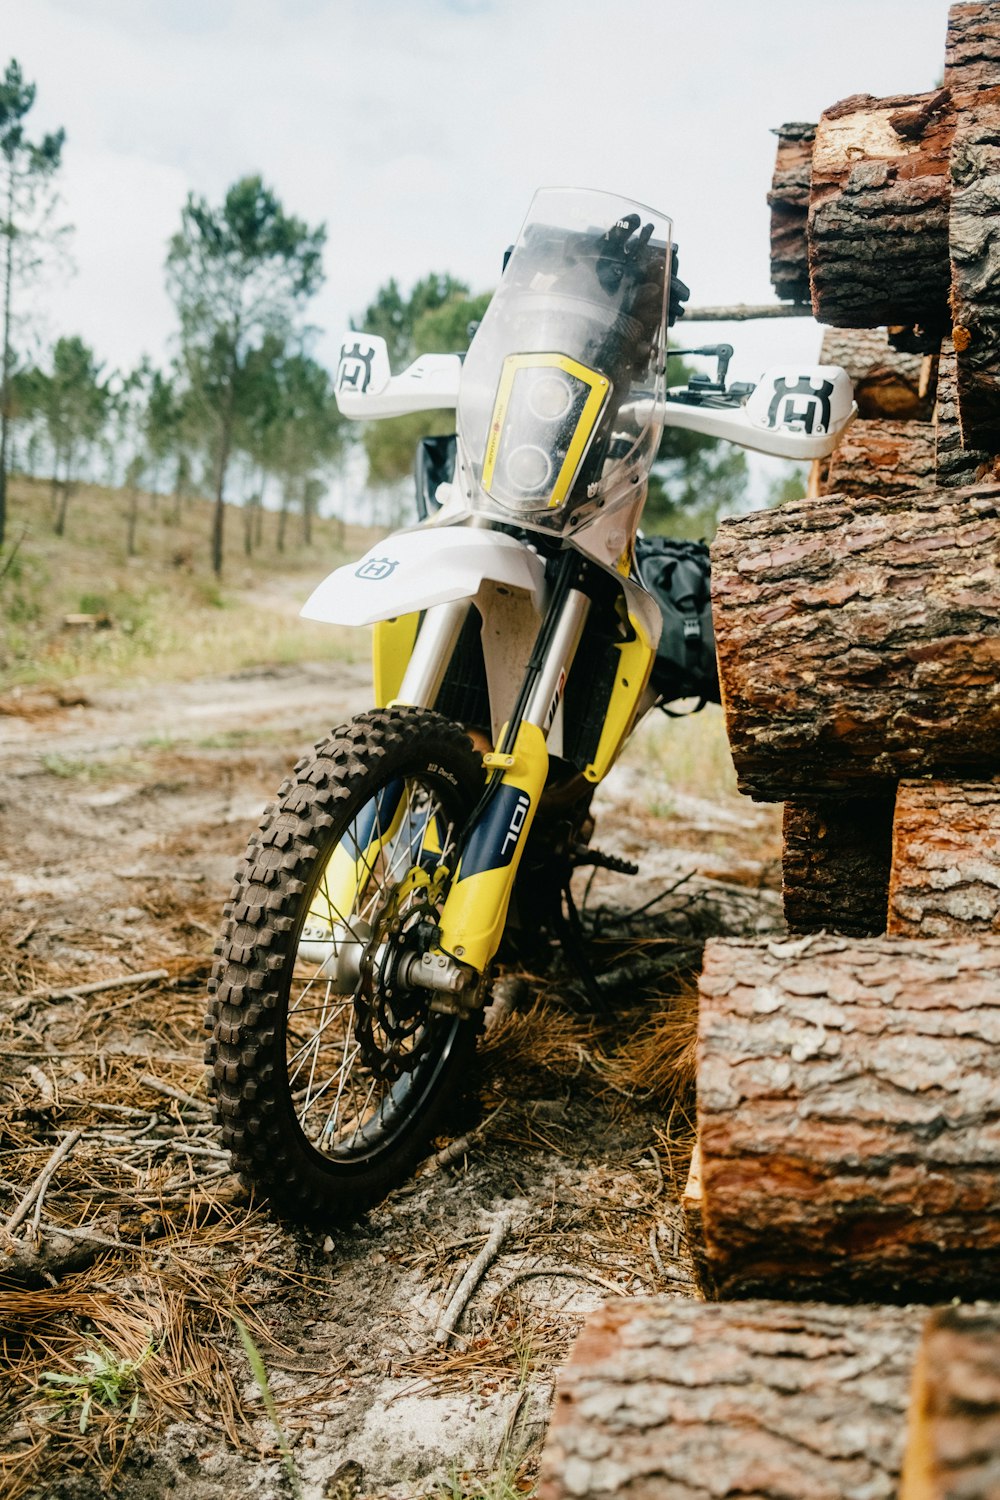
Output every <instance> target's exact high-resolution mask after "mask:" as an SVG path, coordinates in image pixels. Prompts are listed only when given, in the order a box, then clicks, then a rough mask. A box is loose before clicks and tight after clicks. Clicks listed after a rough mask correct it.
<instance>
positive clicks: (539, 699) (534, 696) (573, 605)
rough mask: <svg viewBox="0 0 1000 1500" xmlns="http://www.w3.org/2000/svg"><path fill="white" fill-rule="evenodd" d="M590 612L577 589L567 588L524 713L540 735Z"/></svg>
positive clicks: (558, 696)
mask: <svg viewBox="0 0 1000 1500" xmlns="http://www.w3.org/2000/svg"><path fill="white" fill-rule="evenodd" d="M589 613H590V600H589V598H588V597H587V595H586V594H584V593H581V591H580V590H579V589H568V590H567V592H566V598H565V600H564V602H563V607H562V610H561V611H560V614H559V619H558V621H557V623H556V628H555V630H554V631H553V633H552V639H551V641H550V642H549V646H548V650H547V651H546V653H545V660H544V662H543V663H542V668H541V671H540V672H539V674H538V681H537V682H536V683H535V686H534V687H533V688H532V691H531V697H530V698H529V699H528V706H527V708H526V709H525V711H524V717H525V720H526V722H527V723H529V724H537V725H538V727H539V729H540V730H541V731H542V733H543V734H548V731H549V726H550V725H551V723H552V720H553V719H554V718H555V716H556V709H557V708H558V707H559V703H560V700H561V699H562V695H563V689H564V688H565V686H566V678H567V677H568V676H569V673H570V668H571V667H572V665H573V658H574V657H575V656H576V651H577V647H578V646H579V644H580V637H581V636H582V635H583V627H584V625H586V623H587V615H588V614H589Z"/></svg>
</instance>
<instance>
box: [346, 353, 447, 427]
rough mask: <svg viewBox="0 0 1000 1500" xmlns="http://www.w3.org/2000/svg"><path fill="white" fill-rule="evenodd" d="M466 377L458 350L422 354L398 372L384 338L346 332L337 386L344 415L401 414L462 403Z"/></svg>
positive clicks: (391, 415) (382, 415)
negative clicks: (460, 386)
mask: <svg viewBox="0 0 1000 1500" xmlns="http://www.w3.org/2000/svg"><path fill="white" fill-rule="evenodd" d="M461 377H462V361H461V360H460V359H459V357H458V355H457V354H422V355H421V356H420V358H419V359H417V360H414V362H413V364H412V365H410V366H409V368H408V369H406V370H404V371H403V373H402V375H393V374H391V372H390V368H389V354H388V350H387V349H386V343H385V339H383V338H380V337H379V336H378V334H374V333H345V334H344V338H343V342H342V343H341V346H340V362H339V364H338V365H337V377H336V380H335V382H334V389H335V392H336V396H337V405H338V406H339V407H340V410H341V411H342V412H343V414H344V416H345V417H353V418H355V419H358V418H360V419H361V420H364V419H365V418H367V417H402V416H406V414H407V413H408V412H413V411H436V410H437V409H438V408H440V407H453V406H457V405H458V383H459V381H460V379H461Z"/></svg>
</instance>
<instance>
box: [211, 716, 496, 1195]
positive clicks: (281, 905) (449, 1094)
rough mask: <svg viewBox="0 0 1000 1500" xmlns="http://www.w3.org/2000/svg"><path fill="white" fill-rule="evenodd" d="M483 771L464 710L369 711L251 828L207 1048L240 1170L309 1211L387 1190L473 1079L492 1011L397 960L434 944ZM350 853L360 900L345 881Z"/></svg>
mask: <svg viewBox="0 0 1000 1500" xmlns="http://www.w3.org/2000/svg"><path fill="white" fill-rule="evenodd" d="M482 786H483V771H482V766H481V763H480V761H479V758H478V757H477V755H476V754H475V752H474V750H473V748H472V746H471V744H470V743H469V741H468V739H467V738H466V736H465V734H464V733H463V731H462V730H461V729H460V728H459V727H458V726H457V725H455V724H453V723H452V722H451V721H450V720H448V719H445V718H443V717H442V716H441V715H440V714H436V713H433V712H431V711H430V710H427V709H414V708H394V709H386V710H382V711H379V712H373V713H368V714H362V715H359V716H358V717H357V718H355V719H353V720H352V721H351V722H350V723H349V724H348V725H346V726H344V727H343V728H341V729H338V730H336V731H335V732H334V734H333V735H332V736H331V737H330V738H329V739H328V740H325V741H322V742H321V743H320V744H318V745H317V746H316V748H315V750H314V751H313V752H312V754H310V755H308V756H306V757H305V758H304V759H303V760H301V761H299V763H298V765H297V766H296V767H295V773H294V775H293V776H291V777H290V778H289V779H288V780H287V781H285V782H284V783H283V785H282V786H281V788H280V790H279V794H278V801H277V803H276V804H275V805H274V806H273V807H271V808H269V809H268V810H267V812H266V813H265V815H264V818H263V820H262V822H261V824H260V827H259V829H258V831H257V832H256V833H255V834H254V835H253V836H252V837H251V839H250V844H249V847H248V849H247V853H246V857H245V859H244V860H243V862H242V864H241V866H240V869H239V871H238V872H237V877H236V884H235V886H234V888H233V892H232V900H231V903H230V904H229V906H227V908H226V923H225V927H224V929H223V933H222V937H221V940H220V943H219V944H218V945H217V950H216V951H217V953H218V959H217V962H216V965H215V969H214V973H213V978H212V981H211V984H210V992H211V995H212V1001H211V1007H210V1012H209V1016H208V1018H207V1022H206V1024H208V1025H209V1026H210V1029H211V1031H212V1039H211V1041H210V1042H209V1046H208V1052H207V1057H206V1060H207V1062H208V1064H209V1067H210V1080H209V1082H210V1087H211V1088H212V1089H213V1091H214V1093H215V1098H216V1108H217V1119H218V1122H219V1124H220V1126H221V1134H222V1140H223V1143H224V1144H225V1145H226V1147H227V1148H228V1149H229V1151H230V1153H231V1155H232V1160H233V1165H234V1168H235V1170H236V1171H237V1172H238V1173H239V1175H240V1177H241V1179H242V1180H243V1182H244V1183H245V1184H246V1185H247V1186H249V1187H251V1188H254V1189H255V1190H257V1191H258V1192H260V1193H262V1194H264V1195H265V1196H266V1197H267V1198H268V1199H269V1200H270V1202H271V1203H272V1205H273V1206H274V1207H275V1209H277V1210H278V1212H280V1213H281V1214H283V1215H285V1216H287V1217H289V1218H292V1219H294V1220H296V1221H297V1222H300V1223H311V1224H323V1223H326V1222H331V1221H336V1220H340V1219H344V1218H348V1217H351V1216H353V1215H355V1214H357V1213H358V1212H360V1211H361V1210H363V1209H364V1208H366V1207H367V1206H369V1205H370V1204H372V1203H374V1202H376V1201H377V1200H378V1199H380V1198H382V1197H383V1196H384V1195H385V1194H386V1193H387V1192H388V1191H389V1190H390V1189H391V1188H392V1187H394V1186H396V1185H397V1184H398V1183H399V1182H400V1181H401V1180H403V1179H404V1178H405V1177H406V1176H407V1175H408V1174H409V1173H410V1172H411V1171H412V1169H413V1167H414V1165H415V1164H416V1162H417V1161H418V1160H419V1158H420V1156H421V1154H422V1153H423V1151H424V1150H425V1148H426V1145H427V1142H428V1140H429V1139H430V1137H431V1136H432V1135H433V1134H434V1133H435V1132H436V1131H437V1130H439V1129H440V1128H441V1126H442V1124H443V1123H444V1121H445V1119H446V1117H447V1115H448V1113H449V1110H450V1109H451V1108H452V1106H454V1105H455V1104H456V1103H457V1102H458V1101H459V1099H460V1098H461V1096H462V1095H463V1094H464V1092H465V1090H466V1088H467V1084H468V1077H469V1072H470V1062H471V1056H472V1053H473V1050H474V1047H475V1036H476V1031H477V1029H478V1020H479V1013H478V1012H477V1014H476V1015H475V1016H474V1017H471V1018H468V1019H463V1018H459V1017H457V1016H452V1015H444V1014H438V1013H435V1012H432V1011H431V1009H430V1001H431V995H430V992H429V991H427V990H423V989H417V988H408V987H407V986H405V985H404V984H401V983H400V982H399V980H398V976H397V970H396V965H397V963H398V962H399V959H400V957H401V956H402V955H403V954H404V953H405V952H412V951H414V950H416V951H420V950H421V949H422V948H425V947H426V946H428V945H429V943H430V942H431V941H432V933H433V927H434V923H435V917H436V914H437V911H438V910H439V909H440V905H441V902H442V900H443V897H444V893H445V892H446V891H447V888H448V883H449V881H450V878H451V876H450V872H451V871H453V870H454V866H455V857H454V841H455V839H456V838H457V836H458V834H459V833H460V830H461V827H462V825H463V823H464V822H465V820H466V818H467V817H468V815H469V813H470V811H471V810H472V808H473V806H474V805H475V802H476V799H477V797H478V796H479V794H480V792H481V790H482ZM383 815H384V817H385V822H386V826H385V829H383V827H382V817H383ZM396 820H398V822H397V821H396ZM376 828H377V834H376V832H375V831H374V830H375V829H376ZM359 840H360V843H359ZM362 846H363V847H362ZM344 851H349V853H350V864H351V867H352V869H353V870H355V871H356V872H357V874H356V876H354V875H352V876H351V879H350V880H349V882H348V886H349V887H350V889H351V900H352V903H353V904H352V906H351V909H350V910H349V911H344V910H341V907H340V906H334V903H333V898H332V897H331V896H330V887H331V886H334V887H335V888H336V889H338V890H339V889H340V887H339V886H336V882H335V880H334V876H333V874H332V873H331V872H333V871H335V870H337V869H338V868H340V867H341V865H342V863H343V859H344ZM335 854H336V856H337V860H338V861H339V862H340V864H339V865H338V864H336V863H332V861H333V860H334V856H335ZM355 882H356V888H355ZM343 899H344V898H341V900H343ZM307 924H308V925H307ZM324 924H325V926H324ZM304 929H306V931H305V937H304V938H303V930H304ZM317 934H318V935H319V938H320V939H322V942H320V943H319V945H318V946H317V945H316V943H314V944H313V946H312V947H311V948H310V947H308V946H303V948H302V950H301V952H300V947H299V945H300V941H303V942H304V943H308V942H309V941H310V940H311V939H314V938H316V936H317ZM324 944H325V946H324ZM320 952H326V953H327V954H328V955H329V956H328V957H327V958H326V960H325V962H323V961H320V959H318V958H317V957H316V955H317V953H320ZM303 955H311V961H310V959H309V958H304V957H303ZM331 973H332V975H333V977H330V975H331ZM345 975H346V976H347V977H346V978H345V977H344V976H345Z"/></svg>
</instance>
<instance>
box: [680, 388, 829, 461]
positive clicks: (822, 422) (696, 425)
mask: <svg viewBox="0 0 1000 1500" xmlns="http://www.w3.org/2000/svg"><path fill="white" fill-rule="evenodd" d="M686 395H687V388H686V387H684V386H679V387H676V388H675V389H673V390H671V391H670V392H669V393H668V399H667V404H666V416H665V424H666V426H668V427H683V428H685V429H687V430H688V431H691V432H703V433H705V435H706V436H708V437H720V438H727V439H728V440H729V441H730V442H731V443H738V444H739V445H740V447H741V448H753V449H755V450H756V451H757V452H758V453H771V454H774V455H775V456H776V457H778V458H799V459H809V458H825V457H826V456H827V454H829V453H832V452H833V450H834V448H836V446H837V444H838V443H839V441H840V439H841V437H842V436H843V434H844V433H845V432H846V430H847V428H848V427H849V426H850V424H851V422H853V420H854V418H855V417H856V416H857V413H858V408H857V406H856V404H855V401H854V387H853V386H852V384H851V379H850V376H849V375H848V373H847V371H846V370H842V369H841V368H840V366H839V365H796V366H784V367H777V368H774V369H771V370H765V371H764V374H763V375H762V376H761V378H760V380H759V382H758V383H757V385H756V386H755V387H754V390H753V392H752V393H751V395H749V396H748V397H747V399H746V402H745V404H743V405H740V406H727V405H723V404H721V403H719V404H708V403H706V404H704V405H702V404H701V403H697V404H688V402H687V401H685V400H684V397H685V396H686Z"/></svg>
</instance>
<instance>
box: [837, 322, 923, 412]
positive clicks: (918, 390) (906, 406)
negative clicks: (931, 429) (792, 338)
mask: <svg viewBox="0 0 1000 1500" xmlns="http://www.w3.org/2000/svg"><path fill="white" fill-rule="evenodd" d="M819 357H820V363H821V364H824V365H840V366H841V368H842V369H844V370H846V371H847V373H848V375H850V377H851V379H852V381H853V382H854V399H855V401H856V402H857V403H858V416H859V417H860V418H862V419H863V420H864V421H872V420H874V419H875V418H878V417H888V418H890V419H892V420H894V421H924V422H928V421H930V419H931V417H932V415H933V412H934V384H935V377H936V373H937V357H936V356H931V355H923V354H906V353H901V352H900V351H899V350H898V349H893V348H892V347H891V346H890V344H889V340H888V337H887V334H886V330H885V329H884V328H828V329H826V331H825V332H824V334H823V344H822V347H821V349H820V355H819Z"/></svg>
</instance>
